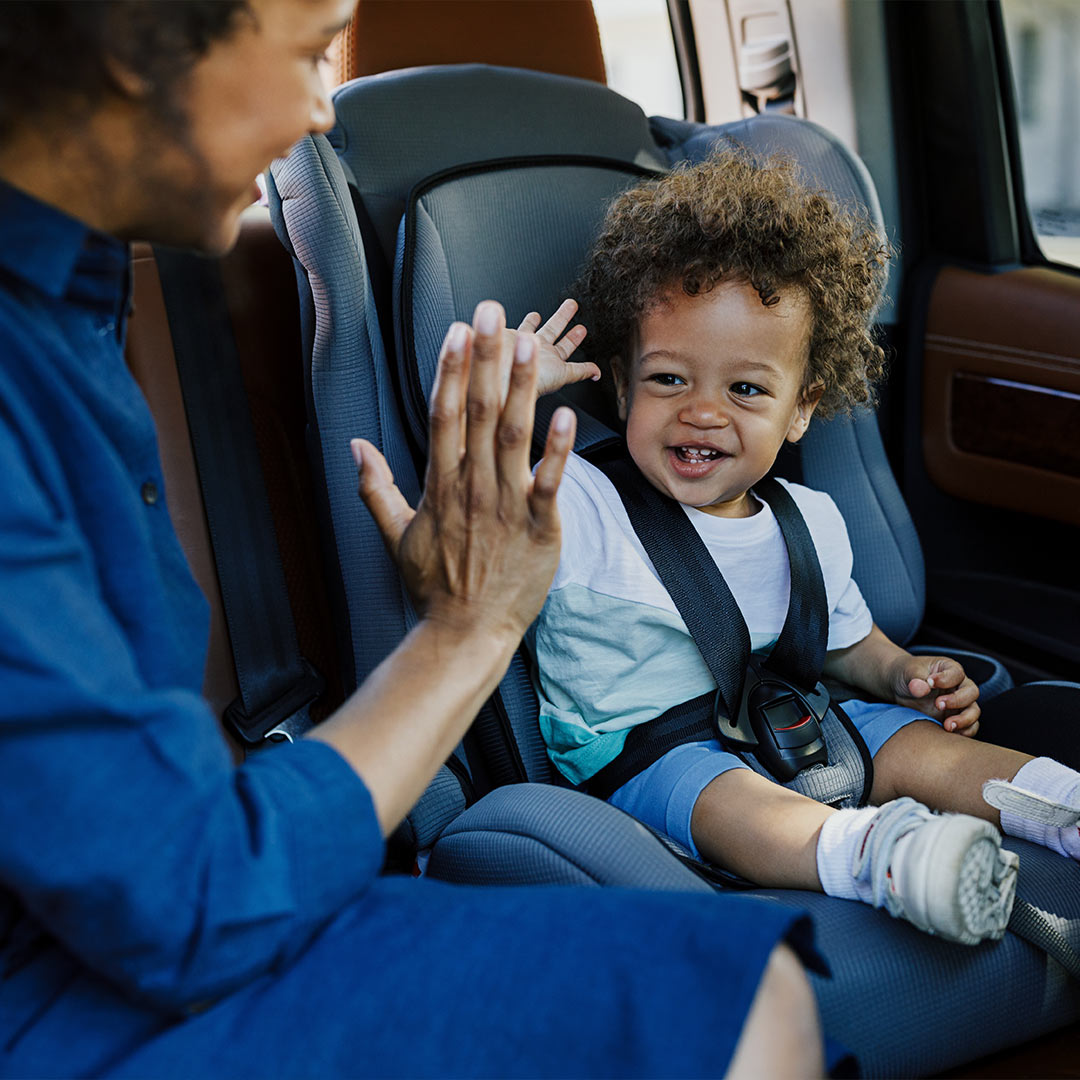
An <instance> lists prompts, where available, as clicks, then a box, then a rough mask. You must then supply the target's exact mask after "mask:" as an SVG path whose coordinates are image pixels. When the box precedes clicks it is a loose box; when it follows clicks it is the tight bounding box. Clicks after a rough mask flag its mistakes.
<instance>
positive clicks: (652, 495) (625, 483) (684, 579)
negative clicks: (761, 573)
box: [595, 449, 794, 717]
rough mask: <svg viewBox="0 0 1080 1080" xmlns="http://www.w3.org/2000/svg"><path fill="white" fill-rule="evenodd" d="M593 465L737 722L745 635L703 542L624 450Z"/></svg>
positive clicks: (747, 636)
mask: <svg viewBox="0 0 1080 1080" xmlns="http://www.w3.org/2000/svg"><path fill="white" fill-rule="evenodd" d="M595 464H596V465H597V467H598V468H599V469H600V470H601V471H602V472H603V473H604V474H605V475H606V476H607V478H608V479H609V480H610V481H611V482H612V484H613V485H614V486H615V490H616V491H617V492H618V493H619V498H621V499H622V501H623V505H624V506H625V508H626V513H627V516H628V517H629V518H630V524H631V525H632V526H633V528H634V532H635V533H637V536H638V539H639V540H640V541H641V546H642V547H643V548H644V549H645V553H646V554H647V555H648V556H649V558H650V560H652V564H653V566H654V567H655V569H656V572H657V574H658V575H659V576H660V580H661V581H662V582H663V584H664V588H665V589H667V591H668V594H669V595H670V596H671V599H672V601H673V602H674V604H675V607H676V609H677V610H678V612H679V614H680V615H681V616H682V618H683V622H685V623H686V627H687V629H688V630H689V631H690V636H691V637H692V638H693V639H694V644H695V645H697V647H698V649H699V650H700V652H701V655H702V657H703V658H704V660H705V663H706V665H707V666H708V669H709V672H710V674H711V675H712V677H713V678H714V679H715V680H716V687H717V692H718V693H719V695H720V701H721V702H722V703H723V705H724V714H725V715H726V716H729V717H732V716H738V714H739V702H740V701H741V699H742V689H743V681H744V679H745V678H746V665H747V664H748V663H749V661H750V632H749V631H748V630H747V629H746V620H745V619H744V618H743V617H742V612H741V611H739V605H738V603H737V602H736V600H735V597H734V596H732V595H731V590H730V589H729V588H728V584H727V582H726V581H725V580H724V576H723V574H721V573H720V571H719V569H718V568H717V566H716V563H715V562H714V561H713V557H712V555H710V554H709V549H708V548H707V547H706V546H705V541H704V540H702V539H701V537H700V536H699V535H698V532H697V529H695V528H693V526H692V525H690V523H689V521H688V520H687V517H686V514H685V513H683V510H682V508H681V507H680V506H679V504H678V503H677V502H676V501H675V500H674V499H670V498H668V497H667V496H666V495H662V494H661V493H660V492H659V491H657V490H656V488H654V487H653V486H652V484H650V483H648V481H646V480H644V479H643V478H642V476H641V473H640V472H638V469H637V466H636V465H635V464H634V463H633V461H632V460H631V459H630V458H629V457H628V456H626V453H625V450H624V449H623V450H622V451H621V453H620V454H619V456H618V457H616V458H613V459H611V460H607V461H597V462H596V463H595ZM675 537H678V543H674V542H673V538H675ZM793 591H794V590H793Z"/></svg>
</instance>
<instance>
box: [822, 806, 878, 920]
mask: <svg viewBox="0 0 1080 1080" xmlns="http://www.w3.org/2000/svg"><path fill="white" fill-rule="evenodd" d="M879 809H880V808H879V807H877V806H864V807H862V809H860V810H837V811H836V813H835V814H830V815H829V816H828V817H827V818H826V819H825V824H824V825H822V826H821V832H820V833H819V834H818V844H817V872H818V880H819V881H820V882H821V888H822V890H823V891H824V892H825V893H826V895H828V896H838V897H840V898H842V899H844V900H862V901H863V903H866V904H868V903H872V902H873V889H872V886H871V884H870V860H869V859H867V860H866V864H865V866H864V868H863V872H862V874H861V875H860V877H859V879H856V878H855V877H853V876H852V873H851V868H852V866H853V865H854V864H855V856H856V855H857V854H858V848H859V845H861V844H862V843H863V842H864V840H865V839H866V830H867V829H868V828H869V827H870V822H871V821H872V820H873V817H874V815H875V814H876V813H877V812H878V810H879Z"/></svg>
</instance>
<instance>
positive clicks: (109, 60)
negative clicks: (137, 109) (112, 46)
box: [101, 51, 153, 101]
mask: <svg viewBox="0 0 1080 1080" xmlns="http://www.w3.org/2000/svg"><path fill="white" fill-rule="evenodd" d="M101 59H102V63H103V64H104V67H105V74H106V76H107V77H108V80H109V83H110V85H111V86H112V88H113V89H114V90H115V91H116V92H117V93H118V94H119V95H120V96H121V97H124V98H128V99H129V100H132V101H142V100H144V99H146V98H147V97H149V96H150V93H151V91H152V90H153V84H152V83H151V81H150V80H149V79H148V78H146V76H144V75H140V74H139V72H137V71H136V70H135V68H134V67H132V65H131V64H129V63H128V62H127V61H125V60H122V59H121V58H120V57H119V56H118V55H117V54H116V53H114V52H109V51H106V52H105V54H104V55H103V56H102V58H101Z"/></svg>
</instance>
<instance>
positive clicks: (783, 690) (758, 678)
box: [713, 658, 831, 784]
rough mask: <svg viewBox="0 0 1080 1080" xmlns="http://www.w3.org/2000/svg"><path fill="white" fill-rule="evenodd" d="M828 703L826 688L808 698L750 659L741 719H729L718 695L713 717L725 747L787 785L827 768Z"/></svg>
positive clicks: (743, 694)
mask: <svg viewBox="0 0 1080 1080" xmlns="http://www.w3.org/2000/svg"><path fill="white" fill-rule="evenodd" d="M830 700H831V699H830V697H829V691H828V690H826V688H825V686H824V684H823V683H820V682H819V683H817V684H816V685H815V687H814V689H813V690H812V691H810V693H807V692H806V691H805V690H804V689H802V688H801V687H798V686H796V685H795V684H794V683H793V682H790V681H789V680H788V679H785V678H784V677H783V676H782V675H778V674H776V673H775V672H773V671H770V670H769V668H768V667H767V666H766V665H765V664H762V663H761V662H760V661H758V660H756V659H754V658H752V659H751V661H750V664H749V666H748V667H747V670H746V678H745V679H744V681H743V690H742V697H741V699H740V701H739V711H738V715H737V716H736V717H735V719H734V720H732V719H730V718H729V717H728V716H726V715H725V714H726V708H725V706H724V703H723V701H722V700H721V697H720V694H719V692H717V695H716V699H715V703H714V707H713V716H714V720H715V723H716V727H717V730H718V731H719V733H720V741H721V743H723V744H724V745H726V746H728V747H730V748H731V749H733V750H736V751H743V752H745V753H750V754H753V755H754V757H756V758H757V760H758V761H759V762H760V763H761V764H762V765H763V766H764V767H765V769H766V770H768V772H769V773H770V774H771V775H772V776H774V777H775V778H776V779H777V780H779V781H780V783H782V784H786V783H788V782H789V781H791V780H794V779H795V777H796V776H797V775H798V774H799V773H800V772H802V771H803V769H808V768H810V767H811V766H812V765H827V764H828V763H829V754H828V748H827V747H826V745H825V735H824V732H823V731H822V728H821V722H822V720H823V719H824V718H825V713H826V712H827V711H828V709H829V704H830Z"/></svg>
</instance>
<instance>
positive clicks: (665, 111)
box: [593, 0, 685, 117]
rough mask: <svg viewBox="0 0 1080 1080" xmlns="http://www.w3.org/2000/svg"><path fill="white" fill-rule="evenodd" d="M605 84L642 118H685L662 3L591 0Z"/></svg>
mask: <svg viewBox="0 0 1080 1080" xmlns="http://www.w3.org/2000/svg"><path fill="white" fill-rule="evenodd" d="M593 10H594V11H595V12H596V22H597V25H598V26H599V27H600V46H601V48H602V49H603V50H604V62H605V64H606V65H607V80H608V86H610V87H611V89H612V90H615V91H616V92H617V93H620V94H622V96H623V97H628V98H630V100H631V101H636V102H637V103H638V104H639V105H640V106H641V107H642V109H644V110H645V114H646V115H647V116H677V117H682V116H684V115H685V112H684V110H683V99H682V84H681V83H680V82H679V65H678V61H677V60H676V58H675V41H674V39H673V38H672V36H671V21H670V19H669V18H668V10H667V0H593Z"/></svg>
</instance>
